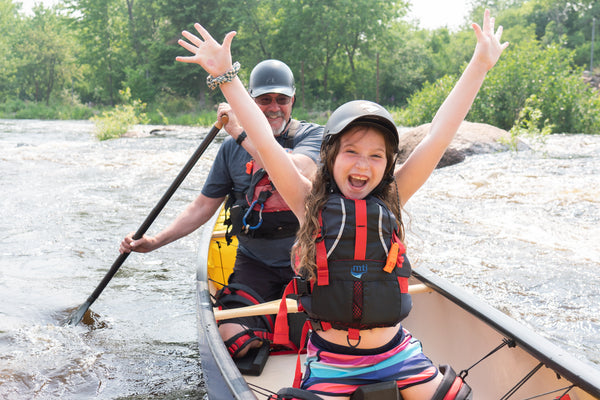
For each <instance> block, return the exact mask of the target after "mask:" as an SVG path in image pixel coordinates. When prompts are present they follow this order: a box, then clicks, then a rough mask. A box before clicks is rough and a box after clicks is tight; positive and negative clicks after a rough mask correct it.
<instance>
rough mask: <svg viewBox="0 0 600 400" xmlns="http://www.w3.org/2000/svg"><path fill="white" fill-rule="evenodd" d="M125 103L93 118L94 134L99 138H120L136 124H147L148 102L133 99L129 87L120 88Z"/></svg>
mask: <svg viewBox="0 0 600 400" xmlns="http://www.w3.org/2000/svg"><path fill="white" fill-rule="evenodd" d="M119 94H120V95H121V97H122V100H123V104H120V105H117V106H115V107H114V109H112V110H109V111H104V112H103V113H102V115H101V116H94V117H92V118H91V120H92V122H94V125H95V127H94V134H95V135H96V137H97V138H98V139H99V140H107V139H114V138H118V137H120V136H121V135H123V134H124V133H125V132H127V131H128V130H129V128H131V127H132V126H133V125H135V124H146V123H148V118H147V116H146V114H145V113H144V110H145V108H146V104H145V103H142V101H141V100H133V101H131V90H130V89H129V88H127V89H125V90H120V91H119Z"/></svg>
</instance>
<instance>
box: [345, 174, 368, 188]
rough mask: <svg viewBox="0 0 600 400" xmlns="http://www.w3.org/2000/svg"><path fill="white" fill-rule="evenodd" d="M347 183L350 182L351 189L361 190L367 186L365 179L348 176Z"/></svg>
mask: <svg viewBox="0 0 600 400" xmlns="http://www.w3.org/2000/svg"><path fill="white" fill-rule="evenodd" d="M348 182H350V185H351V186H352V187H355V188H362V187H364V186H365V185H366V184H367V178H366V177H363V176H354V175H350V176H349V177H348Z"/></svg>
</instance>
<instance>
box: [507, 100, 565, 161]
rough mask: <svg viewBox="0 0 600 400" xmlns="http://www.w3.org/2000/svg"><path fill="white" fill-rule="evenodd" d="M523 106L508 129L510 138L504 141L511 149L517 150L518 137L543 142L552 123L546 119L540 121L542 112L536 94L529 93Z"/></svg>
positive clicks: (549, 131) (550, 129)
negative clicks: (529, 95)
mask: <svg viewBox="0 0 600 400" xmlns="http://www.w3.org/2000/svg"><path fill="white" fill-rule="evenodd" d="M525 103H526V105H525V107H524V108H523V109H522V110H521V112H519V118H518V119H517V121H516V122H515V124H514V125H513V127H512V128H511V129H510V139H509V140H507V141H506V143H507V144H508V145H509V146H510V148H511V150H517V144H518V139H519V137H528V138H530V139H532V140H533V141H534V142H540V143H544V141H545V138H546V136H548V135H549V134H550V133H551V132H552V129H553V128H554V125H552V124H549V123H548V120H547V119H546V120H544V121H542V120H541V119H542V112H541V111H540V109H539V108H536V107H537V106H538V105H539V101H538V99H537V96H536V95H531V97H529V98H528V99H527V101H526V102H525Z"/></svg>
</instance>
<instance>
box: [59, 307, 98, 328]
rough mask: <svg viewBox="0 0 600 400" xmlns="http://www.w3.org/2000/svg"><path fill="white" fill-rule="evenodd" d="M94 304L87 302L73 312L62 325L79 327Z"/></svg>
mask: <svg viewBox="0 0 600 400" xmlns="http://www.w3.org/2000/svg"><path fill="white" fill-rule="evenodd" d="M91 305H92V303H91V302H90V301H86V302H85V303H83V304H82V305H80V306H79V308H77V309H76V310H75V311H73V312H72V313H71V314H70V315H69V316H68V317H67V318H66V319H65V320H64V321H63V322H62V324H61V325H63V326H65V325H73V326H75V325H77V324H79V323H80V322H81V320H82V319H83V317H84V316H85V313H86V312H87V311H88V310H89V308H90V306H91Z"/></svg>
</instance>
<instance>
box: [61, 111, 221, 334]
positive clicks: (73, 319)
mask: <svg viewBox="0 0 600 400" xmlns="http://www.w3.org/2000/svg"><path fill="white" fill-rule="evenodd" d="M226 123H227V116H223V117H222V118H221V120H220V121H217V122H216V123H215V124H214V125H213V127H212V128H211V130H210V131H209V132H208V135H206V137H205V138H204V140H203V141H202V143H200V145H199V146H198V148H197V149H196V151H195V152H194V154H192V157H191V158H190V159H189V160H188V162H187V163H186V164H185V166H184V167H183V169H182V170H181V172H179V174H178V175H177V177H176V178H175V180H174V181H173V183H171V186H169V188H168V189H167V191H166V192H165V194H164V195H163V196H162V198H161V199H160V200H159V201H158V203H157V204H156V206H154V208H153V209H152V211H151V212H150V214H148V216H147V217H146V219H145V220H144V222H143V223H142V225H140V227H139V228H138V230H137V231H136V232H135V234H134V235H133V239H134V240H137V239H140V238H141V237H142V236H144V233H146V231H147V230H148V229H149V228H150V225H152V223H153V222H154V220H155V219H156V217H158V214H160V212H161V211H162V209H163V208H164V207H165V205H166V204H167V202H168V201H169V200H170V199H171V197H172V196H173V194H174V193H175V191H176V190H177V188H179V185H181V183H182V182H183V180H184V179H185V177H186V176H187V175H188V174H189V173H190V171H191V170H192V168H193V167H194V165H196V163H197V162H198V159H200V157H201V156H202V154H203V153H204V151H206V149H207V147H208V146H209V145H210V143H211V142H212V141H213V139H214V138H215V136H217V134H218V133H219V131H220V130H221V128H222V127H223V125H224V124H226ZM129 254H130V253H122V254H121V255H119V257H117V259H116V260H115V262H114V263H113V264H112V266H111V267H110V269H109V270H108V272H107V273H106V275H105V276H104V278H102V281H101V282H100V284H99V285H98V286H97V287H96V289H95V290H94V292H93V293H92V294H91V295H90V296H89V297H88V298H87V300H86V301H85V302H84V303H83V304H82V305H81V306H79V308H78V309H77V310H76V311H75V312H74V313H72V314H71V315H70V316H69V318H67V320H66V321H65V323H64V324H68V325H77V324H78V323H79V322H81V319H82V318H83V316H84V314H85V313H86V311H87V310H88V309H89V308H90V306H91V305H92V304H93V303H94V301H96V299H97V298H98V296H100V294H101V293H102V291H103V290H104V289H105V288H106V286H107V285H108V283H109V282H110V280H111V279H112V278H113V276H114V275H115V274H116V273H117V271H118V270H119V268H121V265H123V263H124V262H125V260H126V259H127V257H129Z"/></svg>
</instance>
